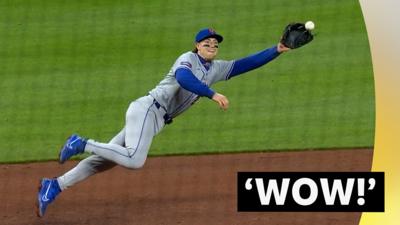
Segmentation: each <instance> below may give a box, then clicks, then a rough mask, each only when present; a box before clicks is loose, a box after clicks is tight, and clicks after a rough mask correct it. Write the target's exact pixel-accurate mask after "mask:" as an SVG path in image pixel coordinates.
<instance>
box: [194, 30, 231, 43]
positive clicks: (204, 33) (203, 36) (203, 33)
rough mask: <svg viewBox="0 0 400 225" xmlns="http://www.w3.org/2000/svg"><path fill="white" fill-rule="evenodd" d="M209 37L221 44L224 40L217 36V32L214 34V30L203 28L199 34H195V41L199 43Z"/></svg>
mask: <svg viewBox="0 0 400 225" xmlns="http://www.w3.org/2000/svg"><path fill="white" fill-rule="evenodd" d="M210 37H212V38H215V39H217V41H218V42H219V43H221V42H222V41H223V40H224V38H223V37H222V36H221V35H219V34H217V32H215V30H214V29H212V28H204V29H202V30H200V31H199V33H197V35H196V39H195V41H196V42H200V41H202V40H204V39H207V38H210Z"/></svg>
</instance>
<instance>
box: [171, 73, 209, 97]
mask: <svg viewBox="0 0 400 225" xmlns="http://www.w3.org/2000/svg"><path fill="white" fill-rule="evenodd" d="M175 78H176V80H177V81H178V83H179V85H181V87H182V88H184V89H185V90H188V91H190V92H193V93H195V94H196V95H199V96H202V97H203V96H207V97H208V98H210V99H211V98H212V97H213V95H214V94H215V92H214V91H213V90H211V89H210V88H209V87H208V86H207V85H205V84H203V83H202V82H201V81H200V80H199V79H197V78H196V77H195V76H194V74H193V73H192V71H190V70H189V69H185V68H179V69H177V70H176V71H175Z"/></svg>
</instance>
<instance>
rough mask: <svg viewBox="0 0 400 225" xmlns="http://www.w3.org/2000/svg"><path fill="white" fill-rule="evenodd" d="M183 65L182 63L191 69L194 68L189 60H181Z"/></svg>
mask: <svg viewBox="0 0 400 225" xmlns="http://www.w3.org/2000/svg"><path fill="white" fill-rule="evenodd" d="M181 65H182V66H186V67H189V68H190V69H192V64H191V63H190V62H188V61H182V62H181Z"/></svg>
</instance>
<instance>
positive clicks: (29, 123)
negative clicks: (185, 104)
mask: <svg viewBox="0 0 400 225" xmlns="http://www.w3.org/2000/svg"><path fill="white" fill-rule="evenodd" d="M0 10H1V12H2V13H1V14H0V23H1V26H0V43H1V48H0V58H1V62H0V76H1V79H0V90H1V98H0V162H22V161H35V160H52V159H56V158H57V153H58V150H59V148H60V147H61V145H62V144H63V143H64V141H65V139H66V138H67V137H68V136H69V135H70V134H72V133H79V134H81V135H82V136H85V137H90V138H93V139H96V140H98V141H103V142H106V141H108V140H110V139H111V138H112V137H113V135H115V134H116V133H117V132H118V131H119V130H120V129H121V128H122V127H123V125H124V115H125V111H126V109H127V107H128V105H129V103H130V102H131V101H133V100H134V99H136V98H138V97H141V96H143V95H146V94H147V92H148V91H149V90H150V89H152V88H153V87H154V86H155V85H156V84H157V83H158V82H159V81H160V80H161V79H162V78H163V76H164V75H165V74H166V73H167V72H168V70H169V69H170V67H171V66H172V64H173V62H174V61H175V59H176V58H177V57H178V56H179V55H180V54H181V53H183V52H186V51H189V50H191V49H192V48H193V39H194V35H195V34H196V32H197V31H198V30H199V29H201V28H204V27H213V28H215V29H216V30H217V31H218V32H219V33H221V34H223V35H224V37H225V40H224V42H223V43H222V44H221V45H220V55H219V58H222V59H235V58H240V57H243V56H246V55H248V54H252V53H254V52H256V51H259V50H262V49H264V48H267V47H270V46H273V45H275V44H276V43H277V42H278V40H279V37H280V35H281V33H282V30H283V28H284V27H285V25H286V24H287V23H289V22H293V21H303V22H305V21H307V20H313V21H314V22H315V23H316V29H315V33H317V36H316V38H315V41H313V42H312V43H311V44H310V45H308V46H305V47H304V48H301V49H298V50H295V51H292V52H289V53H287V54H285V55H282V56H280V57H279V58H278V59H277V60H275V61H273V62H271V63H270V64H269V65H267V66H264V67H262V68H260V69H258V70H255V71H252V72H249V73H247V74H245V75H243V76H240V77H237V78H234V79H232V80H230V81H228V82H222V83H219V84H217V85H215V86H213V89H214V90H217V91H218V92H220V93H223V94H224V95H226V96H227V97H228V98H229V100H230V102H231V108H230V109H229V110H228V111H227V112H222V111H221V110H220V109H219V108H218V107H217V105H216V104H215V103H213V102H212V101H210V100H208V99H206V98H204V99H202V100H201V101H200V102H199V103H198V104H196V105H195V106H194V107H193V108H192V109H191V110H189V111H188V112H186V113H185V114H183V115H181V116H180V117H178V118H176V119H175V121H174V123H173V124H172V125H171V126H167V127H166V128H165V129H164V130H163V131H162V132H161V134H159V135H158V136H157V137H156V138H155V139H154V142H153V145H152V147H151V150H150V155H164V154H197V153H205V152H237V151H260V150H296V149H319V148H341V147H364V146H373V141H374V122H375V121H374V117H375V103H374V86H373V73H372V64H371V56H370V51H369V45H368V38H367V33H366V29H365V26H364V21H363V18H362V14H361V10H360V6H359V3H358V1H356V0H352V1H349V0H340V1H322V0H299V1H289V0H286V1H282V0H268V1H264V0H256V1H227V0H226V1H225V0H224V1H217V2H215V1H213V0H203V1H201V2H198V1H190V2H183V1H177V0H170V1H163V0H156V1H128V0H118V1H106V0H102V1H99V0H90V1H89V0H85V1H51V0H41V1H40V0H25V1H24V0H19V1H10V0H9V1H1V3H0Z"/></svg>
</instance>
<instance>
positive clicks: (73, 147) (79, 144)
mask: <svg viewBox="0 0 400 225" xmlns="http://www.w3.org/2000/svg"><path fill="white" fill-rule="evenodd" d="M85 146H86V140H85V139H84V138H81V137H79V136H78V135H76V134H73V135H71V136H70V137H69V138H68V139H67V142H66V143H65V145H64V146H63V147H62V148H61V150H60V153H59V155H58V156H59V162H60V163H64V162H65V161H67V160H68V159H69V158H71V157H72V156H74V155H78V154H82V153H83V152H84V151H85Z"/></svg>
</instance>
